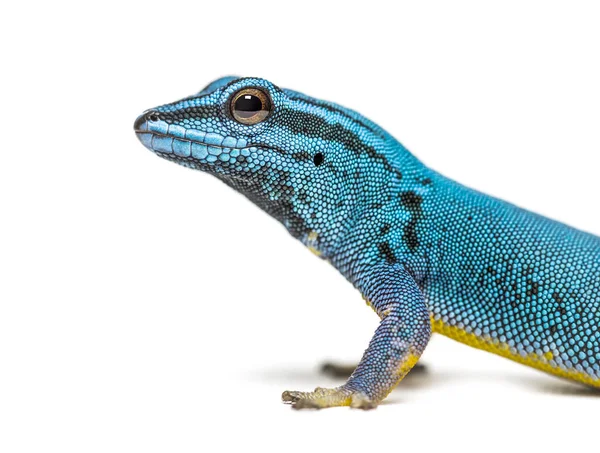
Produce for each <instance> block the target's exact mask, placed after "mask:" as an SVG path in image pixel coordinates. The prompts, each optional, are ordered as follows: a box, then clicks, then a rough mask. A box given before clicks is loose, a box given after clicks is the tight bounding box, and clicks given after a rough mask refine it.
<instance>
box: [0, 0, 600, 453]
mask: <svg viewBox="0 0 600 453" xmlns="http://www.w3.org/2000/svg"><path fill="white" fill-rule="evenodd" d="M392 3H394V4H395V6H390V5H391V4H392ZM15 4H16V2H13V3H12V4H8V5H5V6H3V13H2V18H1V19H0V20H1V22H2V23H1V27H0V35H1V36H0V37H1V39H2V67H3V69H2V84H1V86H0V90H1V92H2V93H1V94H2V96H1V104H0V117H1V118H0V120H1V123H0V124H1V125H2V136H1V141H0V143H1V151H0V156H1V163H0V190H1V192H0V194H1V195H0V197H1V198H0V203H1V212H2V219H1V223H0V233H1V234H0V266H1V270H0V271H1V273H0V275H1V277H0V278H1V281H0V304H1V305H0V451H2V452H6V453H9V452H50V451H57V452H197V451H240V450H242V451H277V452H278V451H303V452H305V451H341V450H344V451H349V450H350V451H351V450H352V448H356V449H361V450H363V451H364V450H366V449H368V451H371V452H380V451H410V450H413V451H414V449H416V448H418V449H420V450H421V451H422V450H423V449H425V450H427V451H433V450H436V451H442V450H443V451H461V452H465V451H506V450H507V449H512V450H514V451H558V450H563V451H564V449H565V448H569V449H570V451H582V450H583V449H586V450H587V451H595V450H597V447H598V440H597V439H598V438H597V432H598V423H599V415H598V414H599V413H600V399H599V398H598V397H597V396H595V395H594V394H593V393H590V392H589V391H587V390H586V389H585V388H582V387H579V386H577V385H573V384H571V383H569V382H566V381H561V380H558V379H556V378H553V377H549V376H546V375H544V374H542V373H540V372H537V371H535V370H530V369H527V368H525V367H523V366H521V365H517V364H514V363H512V362H509V361H507V360H505V359H502V358H499V357H496V356H493V355H489V354H486V353H483V352H480V351H476V350H473V349H470V348H468V347H466V346H462V345H459V344H457V343H454V342H452V341H450V340H447V339H445V338H442V337H435V338H434V339H433V340H432V342H431V344H430V346H429V348H428V350H427V351H426V354H425V356H424V360H423V362H424V363H426V364H427V365H428V367H429V373H428V374H427V375H425V376H423V377H420V378H416V377H413V378H412V379H410V378H409V379H407V381H405V382H404V383H402V384H401V385H400V387H399V388H398V389H397V390H396V391H394V392H393V393H392V394H391V395H390V397H389V398H388V399H387V400H386V402H385V404H383V405H381V406H380V407H379V408H378V409H377V410H375V411H371V412H362V411H355V410H350V409H348V408H336V409H329V410H323V411H318V412H315V411H302V412H298V411H293V410H292V409H290V408H289V407H288V406H285V405H283V404H281V403H280V401H279V398H280V394H281V392H282V391H283V390H286V389H291V390H304V389H306V390H310V389H312V388H314V387H315V386H317V385H320V386H332V385H337V384H339V383H340V382H339V381H333V380H331V379H328V378H326V377H323V376H321V375H319V373H318V364H319V363H320V362H322V361H323V360H326V359H338V360H344V361H349V362H352V361H355V360H358V358H359V357H360V355H361V354H362V351H363V350H364V348H365V347H366V345H367V343H368V340H369V339H370V337H371V335H372V333H373V330H374V329H375V327H376V325H377V318H376V316H375V315H374V314H373V313H372V312H371V310H369V309H368V308H367V307H366V306H365V304H364V302H363V301H362V299H361V297H360V295H359V294H358V293H356V292H355V291H354V290H352V288H351V287H350V285H349V284H347V283H346V282H345V281H344V279H343V278H342V277H341V276H340V275H338V274H337V272H336V271H335V270H334V269H333V268H331V267H329V266H328V265H327V264H326V263H324V262H321V261H320V260H318V259H316V258H315V257H314V256H312V255H311V254H310V253H309V252H308V251H307V250H305V249H304V248H303V247H302V246H301V245H300V243H297V242H295V241H294V240H293V239H292V238H291V237H290V236H289V235H288V234H287V233H286V232H285V230H284V229H283V227H281V226H280V225H278V224H277V223H276V222H275V221H273V220H272V219H269V218H268V217H267V216H266V215H265V214H263V213H262V212H261V211H259V210H258V209H257V208H255V207H254V206H252V205H251V204H250V203H249V202H248V201H247V200H246V199H245V198H243V197H242V196H239V195H238V194H236V193H234V192H233V191H231V190H230V189H229V188H227V187H226V186H224V185H223V184H222V183H220V182H218V181H217V180H216V179H212V178H211V177H209V176H207V175H204V174H200V173H197V172H193V171H190V170H186V169H184V168H182V167H179V166H176V165H173V164H170V163H168V162H166V161H163V160H161V159H158V158H156V157H155V156H153V155H152V154H151V153H150V152H149V151H147V150H146V149H145V148H143V146H142V145H141V144H140V143H138V141H137V139H136V137H135V135H134V133H133V130H132V125H133V121H134V119H135V118H136V116H137V115H138V114H139V113H141V112H142V111H143V110H145V109H146V108H150V107H153V106H156V105H158V104H162V103H165V102H169V101H173V100H176V99H178V98H180V97H183V96H186V95H189V94H192V93H194V92H196V91H198V90H199V89H201V88H202V87H203V86H204V85H206V84H207V83H208V82H210V81H211V80H213V79H215V78H217V77H220V76H222V75H228V74H238V75H244V76H260V77H265V78H268V79H269V80H271V81H273V82H274V83H275V84H277V85H280V86H283V87H289V88H293V89H296V90H299V91H302V92H305V93H307V94H310V95H312V96H315V97H318V98H324V99H328V100H332V101H335V102H338V103H340V104H342V105H346V106H349V107H352V108H354V109H356V110H358V111H360V112H361V113H363V114H365V115H366V116H368V117H370V118H371V119H373V120H374V121H376V122H378V123H379V124H381V125H382V126H383V127H385V128H386V129H388V130H389V131H390V132H391V133H392V134H393V135H395V136H396V137H398V138H399V139H400V140H401V141H402V142H403V143H404V144H405V145H406V146H407V147H408V148H409V149H410V150H412V152H414V153H415V154H416V155H417V156H418V157H419V158H420V159H421V160H423V161H424V162H425V163H426V164H428V165H430V166H432V167H433V168H435V169H436V170H438V171H441V172H442V173H444V174H446V175H447V176H450V177H451V178H453V179H456V180H458V181H460V182H462V183H465V184H467V185H470V186H472V187H475V188H477V189H479V190H482V191H485V192H488V193H490V194H493V195H496V196H499V197H501V198H504V199H507V200H509V201H512V202H514V203H517V204H519V205H521V206H523V207H526V208H529V209H532V210H534V211H537V212H540V213H542V214H545V215H548V216H550V217H553V218H556V219H559V220H562V221H565V222H567V223H569V224H571V225H574V226H577V227H579V228H582V229H584V230H588V231H591V232H595V233H600V214H599V202H598V193H599V192H600V179H599V178H598V171H599V167H600V165H599V164H600V157H599V155H600V154H599V151H600V134H599V124H600V107H599V106H600V88H599V87H600V84H599V82H598V81H599V80H600V58H599V56H600V26H599V23H600V11H599V7H598V4H597V2H592V1H590V2H578V1H569V2H567V1H565V2H552V1H543V2H542V1H540V2H533V1H503V2H480V1H479V2H478V1H473V2H465V1H454V2H437V3H433V2H426V1H423V2H418V4H417V2H411V5H410V6H408V4H406V3H398V2H387V3H381V4H379V3H377V2H373V1H369V2H361V4H360V6H351V4H350V3H349V2H344V3H340V4H339V6H334V5H333V4H332V3H329V2H324V1H321V2H308V1H303V2H274V3H272V4H267V3H264V2H234V1H228V2H218V1H211V2H201V1H195V2H189V3H184V2H177V1H165V0H163V1H159V2H152V1H144V2H124V1H122V2H108V1H104V2H97V3H94V4H93V5H92V4H90V3H88V2H73V3H67V2H33V3H27V4H25V3H20V6H18V7H17V6H15ZM384 5H385V6H384Z"/></svg>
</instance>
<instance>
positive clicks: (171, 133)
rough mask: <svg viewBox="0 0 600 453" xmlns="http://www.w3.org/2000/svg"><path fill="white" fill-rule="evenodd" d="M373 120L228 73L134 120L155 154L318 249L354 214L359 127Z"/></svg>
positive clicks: (323, 248) (324, 251) (326, 245)
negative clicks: (227, 189) (238, 196)
mask: <svg viewBox="0 0 600 453" xmlns="http://www.w3.org/2000/svg"><path fill="white" fill-rule="evenodd" d="M373 127H374V125H373V123H370V122H368V120H364V119H362V117H360V115H358V114H356V113H355V112H352V111H350V110H347V109H344V108H343V107H340V106H337V105H335V104H331V103H328V102H324V101H319V100H317V99H313V98H311V97H308V96H305V95H302V94H300V93H297V92H294V91H291V90H284V89H281V88H278V87H277V86H275V85H274V84H272V83H271V82H269V81H267V80H264V79H259V78H236V77H224V78H221V79H218V80H216V81H214V82H212V83H211V84H209V85H208V86H207V87H206V88H204V89H203V90H202V91H200V92H199V93H198V94H196V95H193V96H190V97H187V98H184V99H182V100H180V101H177V102H174V103H171V104H165V105H162V106H160V107H156V108H153V109H150V110H147V111H146V112H144V113H143V114H142V115H140V116H139V117H138V118H137V120H136V121H135V125H134V129H135V132H136V135H137V137H138V138H139V140H140V141H141V142H142V143H143V144H144V145H145V146H146V147H147V148H148V149H150V150H151V151H153V152H154V153H155V154H157V155H158V156H160V157H162V158H165V159H167V160H170V161H172V162H175V163H178V164H180V165H183V166H185V167H188V168H192V169H197V170H201V171H203V172H206V173H209V174H212V175H214V176H216V177H217V178H219V179H221V180H222V181H223V182H225V183H226V184H228V185H229V186H231V187H233V188H234V189H236V190H237V191H239V192H241V193H242V194H244V195H245V196H247V197H248V198H249V199H251V200H252V201H253V202H254V203H255V204H257V205H258V206H259V207H260V208H262V209H264V210H265V211H267V212H268V213H269V214H271V215H272V216H273V217H275V218H277V219H278V220H279V221H280V222H282V223H283V224H284V225H285V226H286V227H287V228H288V230H289V231H290V232H291V233H292V234H293V235H294V236H295V237H297V238H299V239H301V240H302V241H303V242H305V243H306V244H307V245H309V246H310V247H311V248H313V249H314V251H316V252H317V253H319V254H322V255H323V256H326V255H327V253H328V250H330V249H331V248H332V247H333V245H334V244H335V242H336V241H337V240H338V239H339V235H340V234H341V232H342V231H343V230H344V226H345V224H347V223H348V222H349V220H350V218H351V217H352V216H351V213H352V207H353V204H354V203H355V199H356V197H357V194H358V192H360V187H358V186H357V184H356V175H357V171H358V163H359V159H358V158H357V156H358V155H359V154H360V147H361V146H364V142H363V138H361V133H360V131H362V132H363V134H364V133H366V134H369V129H372V128H373ZM206 196H210V195H206Z"/></svg>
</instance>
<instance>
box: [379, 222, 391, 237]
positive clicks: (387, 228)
mask: <svg viewBox="0 0 600 453" xmlns="http://www.w3.org/2000/svg"><path fill="white" fill-rule="evenodd" d="M391 229H392V225H390V224H389V223H385V224H384V225H383V226H382V227H381V229H380V230H379V234H381V235H382V236H385V235H386V234H388V233H389V232H390V230H391Z"/></svg>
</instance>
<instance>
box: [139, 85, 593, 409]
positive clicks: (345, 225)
mask: <svg viewBox="0 0 600 453" xmlns="http://www.w3.org/2000/svg"><path fill="white" fill-rule="evenodd" d="M247 88H254V89H258V90H261V91H262V92H264V93H265V94H266V95H267V96H268V97H269V98H270V103H271V106H270V110H269V112H270V113H269V114H268V115H267V117H266V118H265V119H264V120H262V121H260V122H258V123H257V124H254V125H248V124H242V123H240V122H238V121H236V119H235V118H234V116H233V115H232V110H231V102H232V101H231V99H232V97H233V96H235V95H236V93H239V92H240V90H243V89H247ZM135 129H136V132H137V135H138V138H139V139H140V140H141V142H142V143H143V144H144V145H145V146H146V147H148V148H149V149H151V150H152V151H154V152H155V153H156V154H157V155H159V156H160V157H163V158H165V159H168V160H171V161H173V162H176V163H179V164H181V165H184V166H186V167H189V168H193V169H198V170H202V171H204V172H207V173H210V174H212V175H214V176H216V177H217V178H219V179H220V180H222V181H223V182H225V183H226V184H227V185H229V186H231V187H233V188H234V189H235V190H237V191H239V192H241V193H242V194H244V195H245V196H246V197H248V198H249V199H250V200H252V201H253V202H254V203H256V204H257V205H258V206H259V207H260V208H262V209H263V210H265V211H266V212H268V213H269V214H270V215H272V216H273V217H275V218H276V219H278V220H279V221H280V222H281V223H283V225H284V226H285V227H286V228H287V229H288V231H289V232H290V233H291V234H292V235H293V236H294V237H295V238H297V239H299V240H300V241H302V242H303V243H304V244H305V245H306V246H307V247H308V248H309V249H310V250H312V251H313V252H314V253H315V254H316V255H318V256H319V257H321V258H322V259H325V260H327V261H329V262H330V263H331V264H332V265H333V266H335V267H336V268H337V269H338V270H339V271H340V272H341V273H342V274H343V275H344V276H345V277H346V278H347V279H348V280H349V281H350V282H351V283H352V284H353V285H354V286H355V287H356V288H357V289H358V290H359V291H360V292H361V293H362V295H363V297H364V298H365V300H366V301H367V303H368V304H369V305H370V306H371V307H372V308H373V309H374V310H375V312H376V313H377V314H378V315H379V317H380V318H381V323H380V325H379V327H378V328H377V330H376V332H375V335H374V336H373V339H372V340H371V342H370V344H369V347H368V349H367V350H366V351H365V353H364V355H363V358H362V360H361V362H360V363H359V365H358V367H357V368H356V370H355V371H354V373H352V375H351V376H350V377H349V379H348V381H347V382H346V383H345V384H344V385H342V386H340V387H338V388H334V389H320V388H318V389H315V391H314V392H294V391H287V392H284V394H283V400H284V401H286V402H289V403H291V404H292V405H294V407H296V408H302V407H311V408H314V407H316V408H321V407H330V406H342V405H350V406H353V407H360V408H365V409H367V408H373V407H375V406H376V405H377V404H378V403H379V402H380V401H381V400H382V399H383V398H385V397H386V395H387V394H388V393H389V392H390V391H391V390H392V389H393V388H394V387H395V386H396V385H397V384H398V383H399V382H400V380H401V379H402V378H403V377H404V376H405V375H406V374H407V373H408V371H410V369H411V368H412V367H413V366H414V365H415V363H416V362H417V360H418V359H419V357H420V355H421V354H422V352H423V350H424V349H425V347H426V345H427V342H428V340H429V338H430V335H431V332H432V331H433V332H439V333H441V334H443V335H447V336H449V337H451V338H453V339H455V340H458V341H461V342H463V343H466V344H468V345H471V346H474V347H477V348H480V349H485V350H488V351H491V352H494V353H496V354H499V355H501V356H504V357H508V358H510V359H512V360H515V361H518V362H521V363H524V364H526V365H529V366H533V367H536V368H539V369H541V370H543V371H546V372H548V373H552V374H555V375H558V376H562V377H566V378H569V379H572V380H576V381H579V382H582V383H585V384H588V385H591V386H595V387H600V342H599V339H600V332H599V326H600V314H599V313H598V309H599V307H600V303H599V301H600V297H599V294H600V240H599V239H598V238H597V237H595V236H593V235H591V234H587V233H584V232H581V231H578V230H576V229H573V228H571V227H569V226H566V225H564V224H561V223H558V222H555V221H552V220H549V219H547V218H544V217H542V216H539V215H536V214H533V213H531V212H528V211H525V210H523V209H520V208H518V207H516V206H514V205H512V204H509V203H506V202H504V201H501V200H498V199H495V198H492V197H489V196H486V195H483V194H481V193H478V192H476V191H474V190H471V189H468V188H466V187H464V186H461V185H459V184H457V183H455V182H453V181H451V180H449V179H447V178H445V177H444V176H442V175H440V174H438V173H436V172H434V171H433V170H430V169H429V168H427V167H425V166H424V165H423V164H421V163H420V162H419V161H418V160H417V159H416V158H415V157H414V156H412V155H411V154H410V153H409V152H408V151H407V150H406V149H405V148H404V147H403V146H402V145H401V144H400V143H399V142H398V141H396V140H395V139H394V138H393V137H392V136H391V135H389V134H388V133H387V132H386V131H384V130H383V129H381V128H380V127H379V126H377V125H376V124H374V123H373V122H371V121H369V120H368V119H366V118H364V117H362V116H361V115H359V114H358V113H356V112H354V111H352V110H349V109H346V108H344V107H341V106H339V105H336V104H332V103H329V102H325V101H320V100H317V99H314V98H311V97H308V96H305V95H303V94H300V93H297V92H295V91H291V90H286V89H280V88H278V87H277V86H275V85H273V84H272V83H270V82H268V81H266V80H264V79H258V78H241V79H238V78H233V77H227V78H223V79H219V80H217V81H215V82H213V83H211V84H210V85H209V86H207V87H206V88H205V89H204V90H203V91H201V92H200V93H198V94H197V95H194V96H191V97H189V98H185V99H183V100H181V101H178V102H175V103H173V104H167V105H163V106H160V107H157V108H155V109H152V110H149V111H147V112H145V113H144V114H143V115H142V116H140V117H139V118H138V120H137V121H136V123H135Z"/></svg>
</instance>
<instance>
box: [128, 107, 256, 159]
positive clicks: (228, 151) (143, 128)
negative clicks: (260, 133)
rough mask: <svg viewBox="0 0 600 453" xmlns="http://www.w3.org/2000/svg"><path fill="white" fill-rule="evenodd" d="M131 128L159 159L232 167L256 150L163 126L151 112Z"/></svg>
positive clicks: (234, 140) (216, 136) (230, 139)
mask: <svg viewBox="0 0 600 453" xmlns="http://www.w3.org/2000/svg"><path fill="white" fill-rule="evenodd" d="M133 128H134V130H135V133H136V136H137V138H138V139H139V141H140V142H141V143H142V144H143V145H144V146H145V147H146V148H148V149H149V150H150V151H153V152H155V153H156V154H159V155H160V156H161V157H166V158H168V157H171V159H170V160H177V161H179V160H180V159H181V160H183V161H188V162H189V161H196V162H198V163H203V164H206V163H207V164H210V163H215V162H217V161H221V162H223V163H225V162H229V163H230V164H234V163H236V162H238V161H239V162H244V161H245V158H246V157H248V156H250V154H251V153H252V152H256V149H253V147H249V146H247V145H248V142H247V141H246V139H243V138H240V139H238V138H235V137H224V136H222V135H219V134H216V133H213V132H204V131H199V130H196V129H187V128H184V127H182V126H179V125H176V124H167V123H166V122H165V121H163V120H161V119H160V118H159V117H158V116H157V115H156V114H154V113H152V112H146V113H144V114H142V115H140V116H139V117H138V118H137V119H136V121H135V123H134V125H133Z"/></svg>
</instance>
